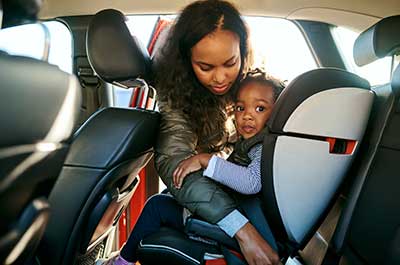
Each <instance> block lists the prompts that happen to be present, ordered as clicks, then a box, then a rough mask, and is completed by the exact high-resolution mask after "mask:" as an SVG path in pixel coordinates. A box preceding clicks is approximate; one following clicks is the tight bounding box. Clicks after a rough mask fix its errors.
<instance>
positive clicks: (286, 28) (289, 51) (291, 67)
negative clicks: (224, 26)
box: [245, 17, 317, 82]
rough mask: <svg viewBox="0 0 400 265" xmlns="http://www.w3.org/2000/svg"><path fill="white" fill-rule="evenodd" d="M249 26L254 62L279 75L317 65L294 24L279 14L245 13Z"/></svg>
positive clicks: (289, 76) (285, 77) (288, 76)
mask: <svg viewBox="0 0 400 265" xmlns="http://www.w3.org/2000/svg"><path fill="white" fill-rule="evenodd" d="M245 19H246V22H247V23H248V26H249V28H250V38H251V43H252V46H253V49H254V60H255V65H256V66H258V67H260V66H261V67H264V68H265V69H266V71H267V72H268V73H270V74H272V75H274V76H276V77H278V78H280V79H283V80H288V81H289V82H290V81H291V80H293V79H294V78H295V77H296V76H298V75H300V74H302V73H304V72H306V71H309V70H311V69H315V68H317V63H316V61H315V59H314V57H313V55H312V53H311V51H310V49H309V47H308V45H307V42H306V41H305V39H304V37H303V35H302V34H301V32H300V30H299V29H298V27H297V26H296V25H295V24H294V23H293V22H291V21H289V20H286V19H280V18H268V17H245Z"/></svg>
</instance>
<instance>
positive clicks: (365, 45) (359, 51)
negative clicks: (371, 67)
mask: <svg viewBox="0 0 400 265" xmlns="http://www.w3.org/2000/svg"><path fill="white" fill-rule="evenodd" d="M399 28H400V15H397V16H391V17H387V18H384V19H382V20H380V21H379V22H377V23H376V24H375V25H373V26H372V27H370V28H368V29H367V30H365V31H364V32H362V33H361V34H360V36H358V38H357V39H356V41H355V43H354V47H353V56H354V61H355V62H356V64H357V65H358V66H363V65H366V64H369V63H371V62H373V61H375V60H377V59H379V58H383V57H386V56H391V55H394V54H395V53H396V52H399V50H400V34H399Z"/></svg>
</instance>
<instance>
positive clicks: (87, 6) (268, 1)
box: [40, 0, 400, 31]
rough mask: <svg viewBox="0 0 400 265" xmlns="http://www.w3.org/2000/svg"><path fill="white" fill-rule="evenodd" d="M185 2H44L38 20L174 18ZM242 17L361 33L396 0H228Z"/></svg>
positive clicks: (394, 8)
mask: <svg viewBox="0 0 400 265" xmlns="http://www.w3.org/2000/svg"><path fill="white" fill-rule="evenodd" d="M190 2H193V1H189V0H174V1H172V0H131V1H127V0H95V1H94V0H91V1H82V0H68V1H67V0H65V1H61V0H44V1H43V8H42V12H41V13H40V17H41V18H44V19H45V18H54V17H58V16H72V15H90V14H95V13H96V12H97V11H99V10H102V9H105V8H116V9H119V10H121V11H122V12H123V13H125V14H174V13H177V12H178V11H179V10H180V9H181V8H182V7H183V6H185V5H187V4H188V3H190ZM232 2H233V3H235V4H236V6H237V7H238V8H239V9H240V11H241V12H242V13H243V14H245V15H258V16H271V17H281V18H288V19H305V20H315V21H322V22H327V23H331V24H334V25H338V26H347V27H350V28H353V29H354V30H356V31H361V30H364V29H365V28H367V27H369V26H370V25H372V24H373V23H375V22H376V21H378V20H379V19H380V18H383V17H387V16H391V15H397V14H400V0H378V1H377V0H352V1H351V0H329V1H328V0H325V1H321V0H319V1H318V0H232Z"/></svg>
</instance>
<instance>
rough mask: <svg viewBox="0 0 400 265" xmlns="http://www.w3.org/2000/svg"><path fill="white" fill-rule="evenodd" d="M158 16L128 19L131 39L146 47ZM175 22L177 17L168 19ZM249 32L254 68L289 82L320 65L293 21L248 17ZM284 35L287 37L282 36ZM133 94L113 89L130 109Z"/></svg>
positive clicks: (120, 103) (121, 103)
mask: <svg viewBox="0 0 400 265" xmlns="http://www.w3.org/2000/svg"><path fill="white" fill-rule="evenodd" d="M158 17H159V16H158V15H135V16H128V21H127V22H126V24H127V26H128V28H129V30H130V32H131V34H132V35H135V36H136V37H137V38H138V39H139V40H140V41H141V42H142V43H143V44H144V45H145V46H146V47H147V45H148V43H149V41H150V36H151V34H152V32H153V29H154V26H155V24H156V21H157V19H158ZM167 17H168V18H171V19H173V18H175V16H173V15H171V16H167ZM245 20H246V22H247V24H248V26H249V29H250V38H251V43H252V47H253V52H254V59H255V66H256V67H263V68H264V69H265V70H266V71H267V72H268V73H270V74H272V75H274V76H275V77H278V78H280V79H282V80H288V81H289V82H290V81H291V80H292V79H293V78H295V77H296V76H298V75H300V74H301V73H304V72H306V71H308V70H311V69H314V68H317V64H316V62H315V60H314V58H313V56H312V54H311V51H310V49H309V47H308V45H307V43H306V41H305V39H304V37H303V35H302V34H301V32H300V30H299V29H298V28H297V27H296V25H294V23H292V22H291V21H288V20H285V19H279V18H266V17H245ZM283 33H284V34H283ZM130 95H131V90H127V89H123V88H118V87H115V86H114V103H115V104H116V105H117V106H121V107H123V106H127V104H128V102H129V99H130Z"/></svg>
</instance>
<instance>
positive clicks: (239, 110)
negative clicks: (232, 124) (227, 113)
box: [235, 106, 244, 112]
mask: <svg viewBox="0 0 400 265" xmlns="http://www.w3.org/2000/svg"><path fill="white" fill-rule="evenodd" d="M235 111H238V112H241V111H244V107H242V106H235Z"/></svg>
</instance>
